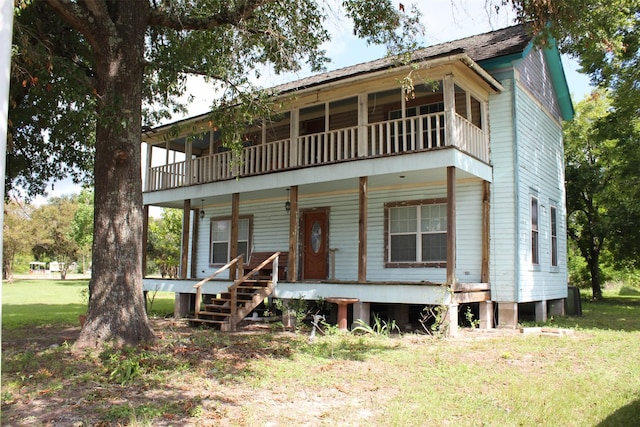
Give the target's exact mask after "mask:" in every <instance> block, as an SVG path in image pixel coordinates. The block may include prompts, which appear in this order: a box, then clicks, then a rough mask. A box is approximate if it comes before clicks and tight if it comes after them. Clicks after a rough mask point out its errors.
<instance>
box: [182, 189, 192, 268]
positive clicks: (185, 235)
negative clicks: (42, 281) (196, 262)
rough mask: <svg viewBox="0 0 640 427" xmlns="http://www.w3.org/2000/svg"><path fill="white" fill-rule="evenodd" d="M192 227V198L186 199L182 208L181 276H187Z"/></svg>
mask: <svg viewBox="0 0 640 427" xmlns="http://www.w3.org/2000/svg"><path fill="white" fill-rule="evenodd" d="M190 227H191V199H186V200H185V201H184V206H183V208H182V246H181V249H180V278H181V279H186V278H187V258H188V256H189V228H190Z"/></svg>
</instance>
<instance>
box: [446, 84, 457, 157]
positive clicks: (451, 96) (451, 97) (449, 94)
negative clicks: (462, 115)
mask: <svg viewBox="0 0 640 427" xmlns="http://www.w3.org/2000/svg"><path fill="white" fill-rule="evenodd" d="M442 97H443V100H444V120H445V125H444V142H445V145H446V146H453V145H456V144H457V141H454V131H453V130H454V128H455V120H454V118H455V116H454V115H455V112H456V98H455V89H454V83H453V74H447V75H446V76H444V81H443V88H442Z"/></svg>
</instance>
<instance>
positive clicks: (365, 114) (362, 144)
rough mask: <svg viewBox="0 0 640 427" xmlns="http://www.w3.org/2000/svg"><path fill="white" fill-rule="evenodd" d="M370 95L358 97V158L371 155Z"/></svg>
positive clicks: (364, 94) (362, 94)
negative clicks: (369, 130)
mask: <svg viewBox="0 0 640 427" xmlns="http://www.w3.org/2000/svg"><path fill="white" fill-rule="evenodd" d="M368 104H369V95H368V94H366V93H361V94H359V95H358V157H366V156H367V155H368V154H369V150H368V149H367V136H368V135H367V126H368V124H369V108H368Z"/></svg>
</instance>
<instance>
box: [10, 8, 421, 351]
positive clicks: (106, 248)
mask: <svg viewBox="0 0 640 427" xmlns="http://www.w3.org/2000/svg"><path fill="white" fill-rule="evenodd" d="M17 4H18V7H17V8H16V10H17V19H16V22H17V26H16V28H17V33H18V34H19V35H20V38H19V39H16V37H14V46H16V47H17V48H18V52H17V54H16V55H15V57H14V62H15V64H18V65H19V67H14V68H13V70H12V75H13V76H14V78H13V80H12V82H13V83H14V84H13V86H12V107H13V108H14V109H15V110H16V111H14V113H16V112H17V111H23V110H21V108H25V109H29V111H26V112H24V113H23V114H22V115H16V116H15V117H19V118H20V120H21V121H19V122H18V121H16V122H14V123H12V125H13V133H14V135H15V138H17V137H18V136H19V135H20V132H23V133H24V135H29V134H31V135H38V136H39V138H40V139H41V146H43V147H45V146H46V144H51V142H49V140H50V139H49V138H52V141H53V143H55V144H61V145H57V146H55V147H53V148H52V151H56V152H59V151H62V152H64V144H65V143H67V144H79V147H78V150H79V151H78V152H76V153H68V152H67V153H66V154H65V155H63V158H61V162H67V163H66V164H67V165H70V167H69V170H68V171H71V172H74V173H78V171H82V170H85V169H86V168H88V165H89V163H90V162H89V161H87V160H86V157H87V156H86V155H83V154H86V152H90V151H91V149H92V148H93V145H94V144H95V156H94V158H93V159H92V160H93V164H94V179H95V193H94V197H95V211H94V245H93V251H92V252H93V265H92V279H91V282H90V290H91V292H90V294H91V298H90V302H89V311H88V318H87V321H86V323H85V325H84V327H83V329H82V331H81V334H80V337H79V339H78V341H77V342H76V347H77V348H82V347H97V346H100V345H102V344H103V343H105V342H114V343H116V344H137V343H140V342H144V341H148V340H151V339H153V331H152V329H151V327H150V325H149V323H148V320H147V317H146V314H145V310H144V299H143V294H142V244H143V242H142V223H143V209H142V208H143V206H142V180H141V153H140V150H141V147H140V135H141V133H142V131H143V123H144V124H149V123H152V122H147V121H146V120H149V119H153V118H156V119H157V118H158V117H161V116H166V115H167V114H168V113H170V112H172V111H176V110H179V109H181V108H183V107H184V105H181V104H180V102H179V101H178V98H177V97H178V96H179V95H182V94H183V93H184V91H185V85H186V76H187V75H189V74H196V75H202V76H206V77H207V78H208V79H209V81H210V82H211V84H212V85H214V86H215V87H216V89H217V90H218V92H217V93H218V95H219V97H218V99H217V101H216V105H214V111H216V112H218V114H217V115H216V116H215V118H214V119H213V120H215V126H218V127H220V128H221V129H223V130H227V132H226V133H225V135H226V136H227V138H229V139H228V140H227V143H229V144H231V145H233V143H234V141H233V139H232V137H233V135H234V132H233V129H234V126H233V125H232V124H233V123H236V124H237V123H243V122H244V123H246V121H247V120H251V119H252V118H253V117H254V116H258V115H262V114H265V110H264V108H266V107H268V103H267V102H263V101H265V100H266V99H267V97H266V96H264V95H263V94H259V93H258V92H257V90H256V88H255V87H254V86H253V85H252V84H251V80H252V78H255V77H256V75H257V74H258V73H259V72H258V71H257V70H260V69H262V68H261V67H263V66H268V67H271V68H272V69H273V70H275V72H284V71H295V70H298V69H300V68H301V67H302V66H303V65H304V64H305V63H306V64H307V65H308V66H309V67H310V68H311V69H312V70H320V69H321V68H322V67H323V64H324V63H325V62H326V60H327V58H326V57H325V52H324V51H323V50H322V48H321V46H322V44H323V43H324V42H326V41H327V40H328V39H329V33H328V32H327V31H326V30H325V29H324V27H323V24H324V23H325V20H327V19H331V17H332V16H333V17H335V16H336V15H334V14H336V13H338V14H340V13H343V14H346V15H347V16H348V17H349V18H351V19H352V21H353V28H354V33H355V34H356V35H358V36H360V37H362V38H365V39H367V40H368V41H370V42H372V43H384V44H387V46H389V47H390V49H392V50H394V51H395V52H396V53H402V52H401V51H402V50H403V47H408V48H412V47H414V44H413V40H414V39H412V38H411V37H407V36H410V35H411V31H413V30H414V29H416V28H419V23H418V21H417V14H416V13H415V12H413V13H412V14H411V15H406V14H405V13H404V12H403V11H404V9H405V7H404V6H402V5H399V4H394V3H393V2H392V1H390V0H379V1H376V2H370V1H367V0H344V1H342V2H341V4H339V3H337V2H331V1H324V0H317V1H316V0H296V1H291V0H131V1H123V0H44V2H40V1H30V0H21V1H18V2H17ZM336 7H338V8H339V10H338V9H336ZM400 9H402V11H401V10H400ZM36 70H37V71H36ZM16 75H19V76H20V77H18V78H16V77H15V76H16ZM66 91H68V93H67V92H66ZM242 101H245V102H242ZM247 101H248V102H247ZM238 102H241V103H242V105H244V106H245V108H243V109H230V108H225V107H227V106H229V105H237V104H238ZM46 105H48V106H49V110H48V109H47V108H46ZM42 106H45V108H44V109H42V108H41V107H42ZM143 106H144V110H143ZM50 111H52V112H50ZM221 112H225V113H230V112H233V113H234V115H233V117H231V119H229V116H231V114H227V119H229V120H226V119H223V118H221V117H222V116H221V115H220V113H221ZM65 117H67V119H65ZM68 117H73V120H72V119H69V118H68ZM64 120H67V121H68V125H67V127H68V128H73V129H74V130H75V133H73V132H60V134H56V133H55V132H49V131H47V126H48V125H51V128H53V129H64V126H55V125H56V124H59V123H60V122H61V121H62V122H64ZM31 121H33V122H35V125H34V123H31ZM94 130H95V143H94V139H93V136H92V135H93V131H94ZM87 131H89V132H87ZM15 138H14V140H16V139H15ZM26 139H27V137H26V136H25V137H24V139H23V142H25V141H26ZM16 141H17V142H18V143H19V142H20V140H19V139H17V140H16ZM72 154H79V156H78V157H74V156H73V155H72ZM29 157H30V156H29V155H28V154H25V155H22V156H21V157H20V160H21V161H22V162H23V163H25V162H28V161H29V160H30V158H29ZM54 163H55V162H54ZM14 165H16V168H15V170H16V172H14V176H16V177H18V176H23V177H24V176H25V175H26V174H24V173H22V175H21V172H20V170H22V171H25V170H28V169H27V168H26V167H25V165H24V164H21V163H20V162H17V161H14ZM31 166H32V167H33V166H35V165H31ZM47 174H48V175H49V176H54V177H55V176H56V170H55V166H54V167H50V168H48V169H46V170H44V171H43V173H42V174H41V177H42V178H46V177H47ZM79 179H81V177H80V178H79ZM29 181H30V180H29V179H28V178H27V179H26V180H24V182H25V183H26V182H29ZM40 190H41V187H37V186H36V187H34V192H37V191H40Z"/></svg>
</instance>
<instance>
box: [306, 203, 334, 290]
mask: <svg viewBox="0 0 640 427" xmlns="http://www.w3.org/2000/svg"><path fill="white" fill-rule="evenodd" d="M328 218H329V212H328V211H327V210H313V211H306V212H303V214H302V224H303V226H302V278H303V279H306V280H310V279H321V280H324V279H326V278H327V273H328V265H327V262H328V261H327V254H328V250H329V248H328V242H329V219H328Z"/></svg>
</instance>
